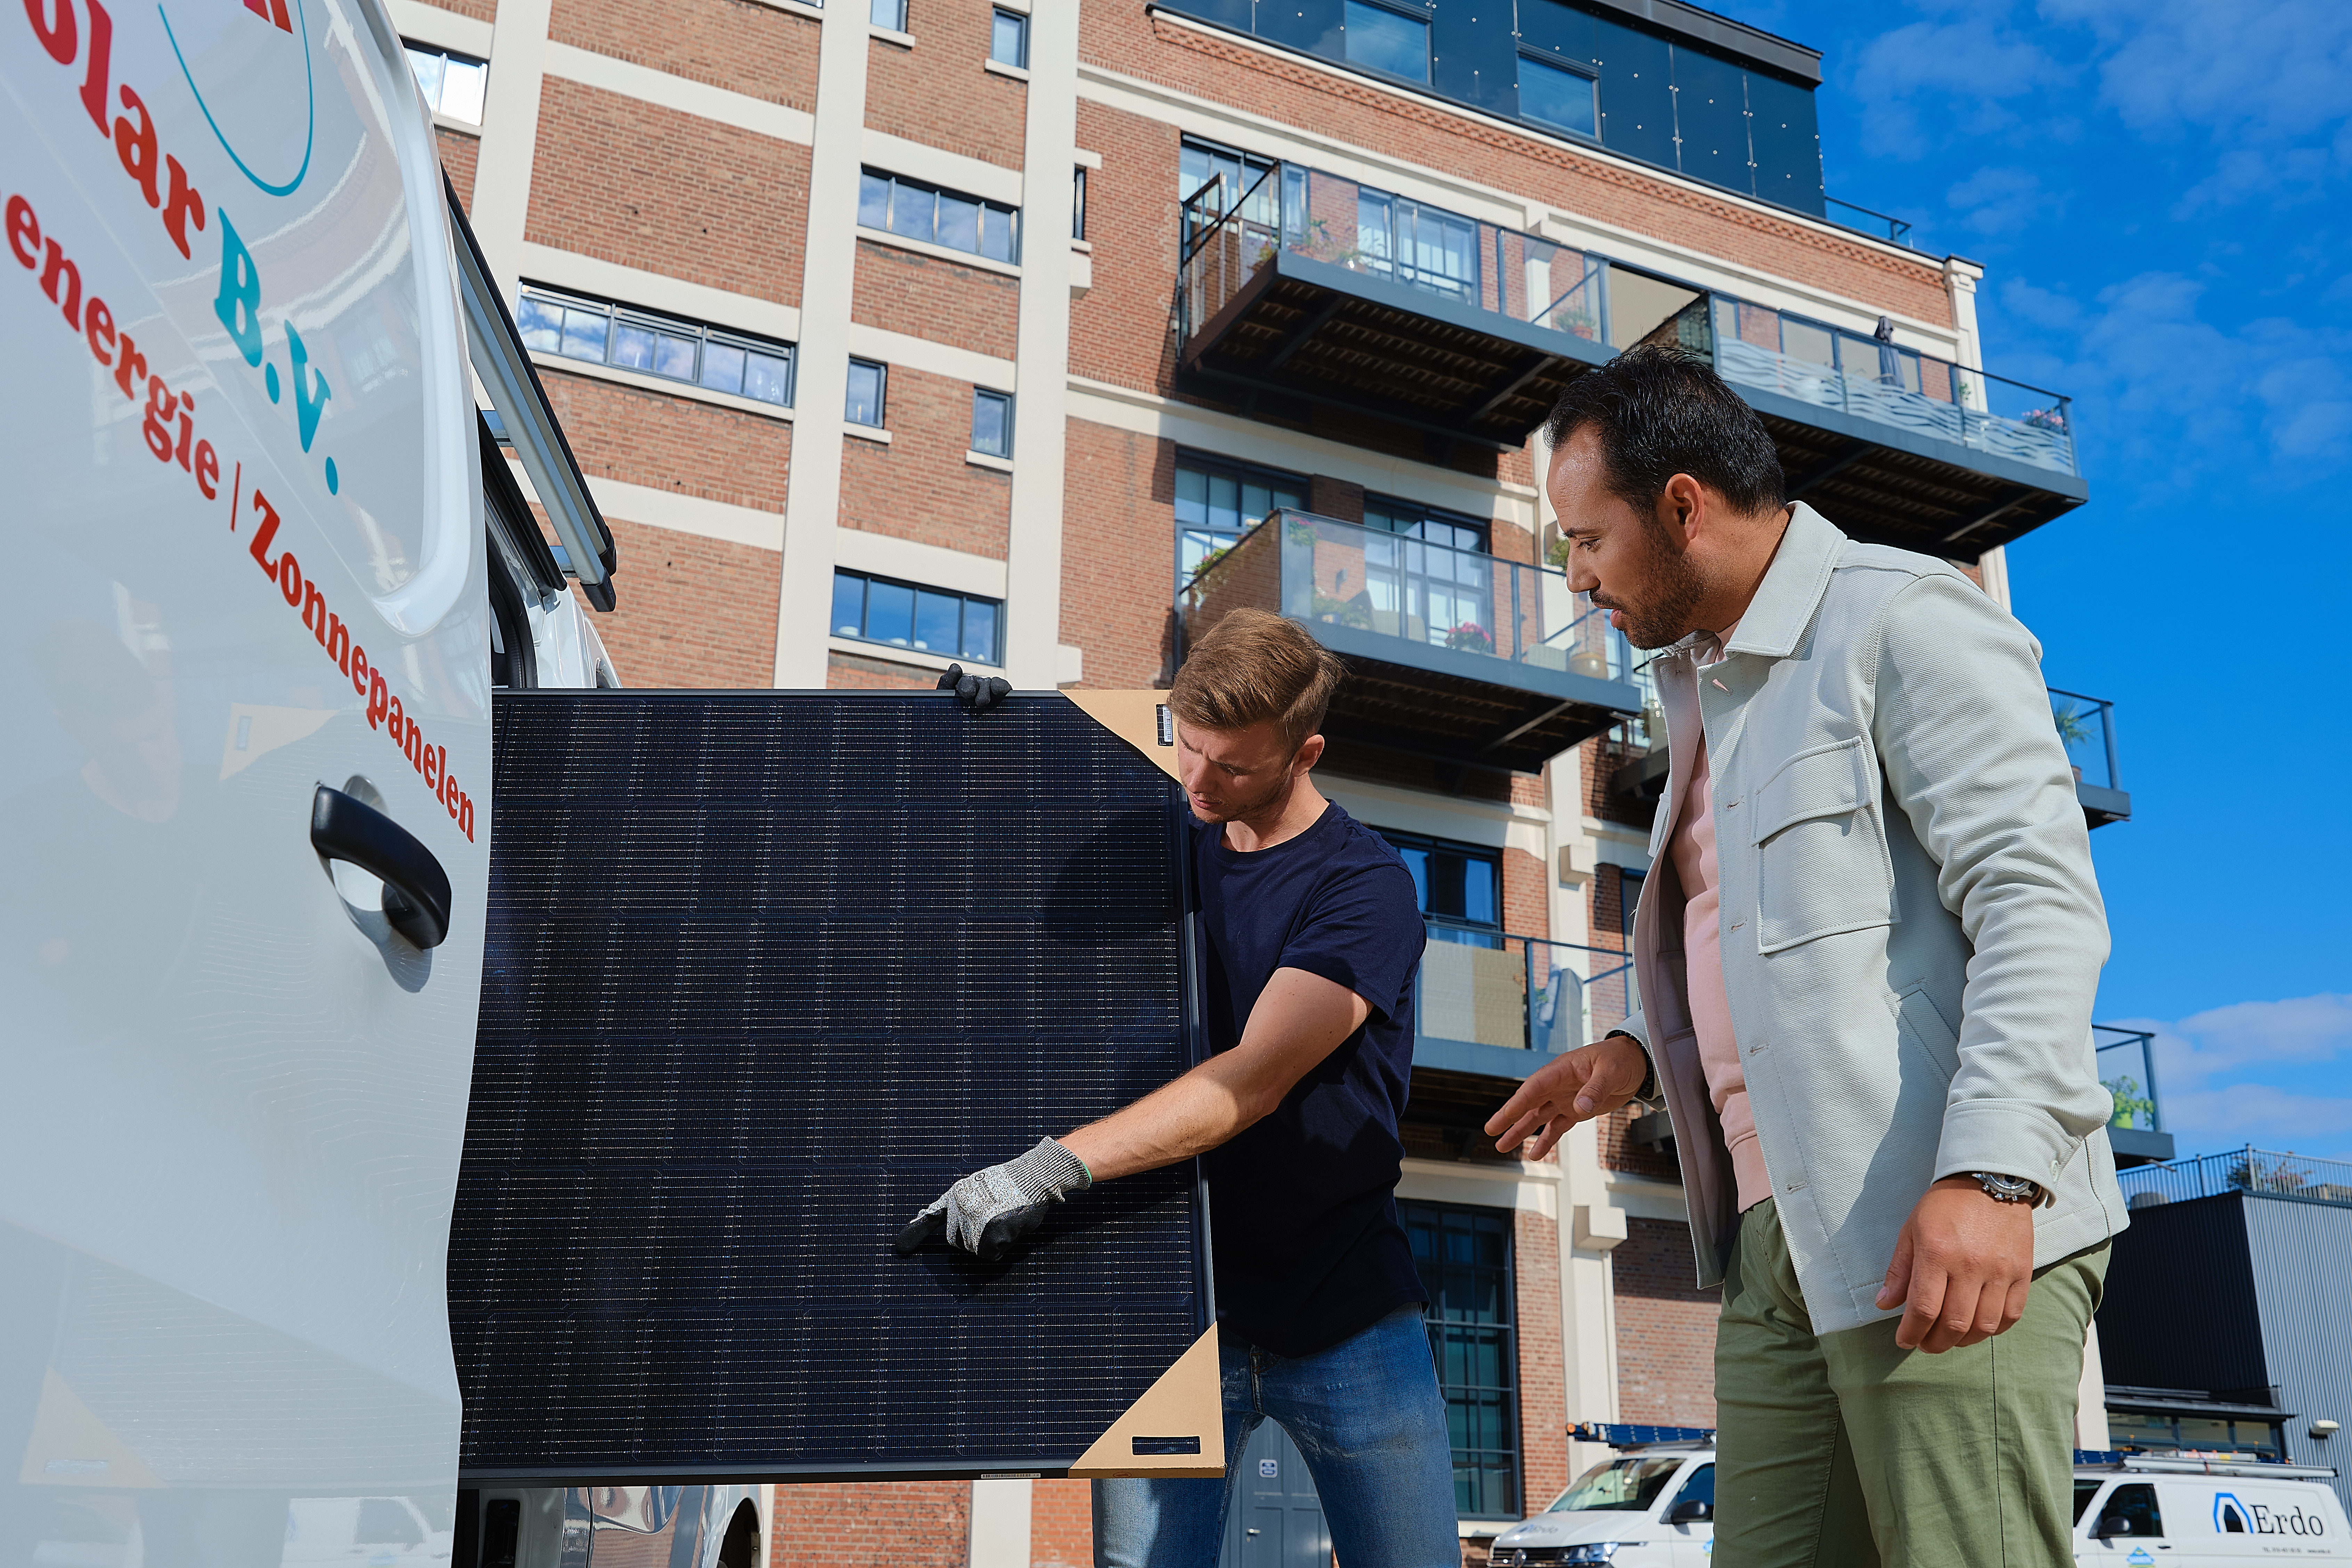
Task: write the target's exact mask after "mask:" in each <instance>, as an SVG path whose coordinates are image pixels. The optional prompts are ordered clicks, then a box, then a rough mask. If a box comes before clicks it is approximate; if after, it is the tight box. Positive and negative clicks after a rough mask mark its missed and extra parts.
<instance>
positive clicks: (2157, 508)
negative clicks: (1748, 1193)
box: [1714, 0, 2352, 1158]
mask: <svg viewBox="0 0 2352 1568" xmlns="http://www.w3.org/2000/svg"><path fill="white" fill-rule="evenodd" d="M1714 8H1715V9H1717V10H1720V11H1723V12H1725V13H1727V14H1728V15H1730V16H1736V17H1738V19H1740V20H1742V21H1745V22H1748V23H1751V24H1753V25H1755V26H1760V27H1765V28H1768V29H1769V30H1771V31H1773V32H1776V33H1780V34H1781V35H1782V36H1784V37H1791V38H1794V39H1797V40H1798V41H1800V42H1802V43H1805V44H1809V45H1811V47H1815V48H1818V49H1820V50H1822V54H1823V56H1824V59H1823V61H1822V74H1823V83H1822V91H1821V94H1820V103H1821V119H1822V155H1823V163H1824V166H1825V170H1826V174H1827V178H1828V184H1829V191H1830V195H1832V196H1836V197H1839V198H1841V199H1843V200H1846V201H1851V202H1855V203H1859V204H1860V205H1864V206H1868V207H1874V208H1876V209H1878V210H1880V211H1882V212H1890V213H1894V214H1895V215H1897V216H1901V217H1904V218H1906V219H1908V220H1909V221H1910V222H1911V223H1912V224H1913V225H1915V229H1914V239H1915V242H1916V244H1917V245H1918V246H1919V247H1920V248H1922V249H1925V250H1927V251H1929V252H1930V253H1932V254H1936V255H1942V254H1945V253H1947V252H1958V254H1960V255H1962V256H1966V257H1969V258H1973V259H1975V260H1978V261H1981V262H1983V263H1984V264H1985V266H1986V268H1987V269H1988V272H1987V277H1986V279H1985V282H1984V285H1983V289H1982V292H1981V294H1980V295H1979V318H1980V321H1981V323H1982V327H1983V333H1984V342H1985V353H1986V365H1985V368H1986V369H1988V370H1990V371H1991V372H1993V373H1995V374H2006V375H2010V376H2013V377H2016V378H2018V379H2020V380H2024V381H2029V382H2033V383H2035V384H2040V385H2042V386H2045V387H2052V388H2054V389H2056V390H2058V391H2060V392H2063V393H2066V394H2068V395H2071V396H2073V397H2074V408H2075V415H2076V428H2077V435H2078V440H2079V442H2080V444H2081V448H2082V452H2083V458H2084V473H2085V478H2086V479H2087V481H2088V484H2089V487H2090V490H2091V498H2092V499H2091V500H2090V502H2089V503H2088V504H2087V505H2085V506H2084V507H2082V508H2081V509H2079V510H2076V511H2074V512H2072V513H2070V514H2069V515H2067V516H2066V517H2064V518H2063V519H2061V520H2060V521H2057V522H2055V523H2053V524H2050V525H2048V526H2046V527H2044V528H2042V530H2040V531H2037V532H2035V533H2033V534H2032V535H2029V536H2028V537H2027V538H2026V539H2025V540H2023V541H2022V542H2020V543H2019V544H2017V545H2015V546H2014V547H2012V548H2011V552H2010V574H2011V597H2012V599H2013V601H2014V604H2015V607H2016V610H2017V613H2018V615H2019V616H2021V618H2022V619H2023V620H2024V621H2025V622H2026V624H2027V625H2028V626H2032V628H2033V630H2034V631H2035V632H2036V634H2038V635H2039V636H2040V637H2041V638H2042V645H2043V647H2044V650H2045V651H2044V658H2043V669H2044V671H2045V673H2046V674H2047V676H2048V677H2049V679H2050V680H2051V683H2052V684H2053V685H2056V686H2061V687H2064V688H2067V689H2072V690H2075V691H2084V692H2089V693H2092V694H2095V695H2097V696H2102V697H2107V698H2112V699H2114V700H2115V701H2116V703H2117V704H2118V708H2119V712H2118V726H2117V733H2118V736H2119V738H2120V742H2121V746H2122V752H2123V755H2122V773H2123V783H2124V784H2125V786H2126V788H2127V789H2129V790H2130V792H2131V796H2132V814H2133V819H2132V821H2130V822H2129V823H2127V824H2119V825H2117V826H2111V827H2105V828H2101V829H2100V830H2099V831H2098V832H2097V833H2096V834H2095V836H2094V837H2093V838H2092V845H2093V848H2094V852H2095V855H2096V857H2097V859H2098V863H2099V872H2100V879H2101V882H2102V885H2103V886H2104V888H2105V892H2106V897H2107V910H2108V917H2109V921H2110V923H2111V924H2112V926H2113V928H2114V932H2115V956H2114V957H2113V958H2112V959H2111V960H2110V961H2109V963H2108V965H2107V970H2106V974H2105V981H2104V983H2103V984H2102V986H2101V989H2100V993H2099V1015H2098V1016H2099V1017H2100V1019H2101V1020H2102V1021H2104V1022H2111V1023H2127V1024H2133V1025H2135V1026H2139V1027H2146V1028H2154V1029H2157V1030H2158V1031H2159V1041H2160V1054H2159V1057H2158V1074H2159V1083H2160V1087H2161V1090H2162V1097H2163V1110H2164V1115H2165V1120H2166V1124H2167V1126H2168V1128H2169V1129H2170V1130H2171V1131H2173V1132H2174V1133H2175V1135H2176V1137H2177V1139H2178V1140H2179V1145H2180V1150H2181V1152H2183V1153H2191V1152H2210V1151H2214V1150H2219V1149H2222V1148H2226V1147H2234V1146H2235V1145H2238V1144H2241V1143H2244V1142H2255V1143H2257V1144H2260V1145H2262V1146H2263V1147H2265V1148H2273V1149H2292V1150H2294V1151H2297V1152H2301V1153H2304V1154H2307V1155H2321V1154H2326V1155H2336V1156H2340V1157H2345V1158H2352V953H2347V942H2352V910H2347V900H2352V885H2347V884H2352V827H2347V816H2352V804H2347V799H2346V789H2345V781H2346V776H2347V766H2352V743H2347V738H2346V725H2347V707H2352V704H2347V700H2346V698H2345V695H2344V692H2345V683H2344V681H2343V679H2342V678H2341V677H2339V676H2338V675H2336V673H2335V672H2336V670H2337V669H2339V668H2341V667H2342V665H2343V662H2344V660H2343V657H2342V656H2343V652H2344V643H2345V640H2346V637H2347V626H2346V625H2345V622H2346V618H2347V617H2346V611H2347V607H2352V591H2347V575H2352V526H2348V525H2352V502H2347V485H2352V0H2275V3H2271V4H2263V3H2260V0H2252V3H2249V0H2040V3H2039V4H2035V3H2032V0H2022V3H2010V4H2004V3H2002V0H1965V3H1960V0H1949V3H1948V0H1911V3H1910V4H1879V5H1853V4H1851V3H1844V4H1839V3H1832V0H1714ZM2305 668H2309V669H2310V671H2311V674H2310V675H2308V676H2306V675H2305V674H2304V670H2305Z"/></svg>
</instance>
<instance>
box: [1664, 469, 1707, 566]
mask: <svg viewBox="0 0 2352 1568" xmlns="http://www.w3.org/2000/svg"><path fill="white" fill-rule="evenodd" d="M1657 515H1658V523H1659V525H1660V526H1661V527H1663V528H1664V530H1665V531H1666V533H1667V535H1668V536H1669V537H1670V538H1672V539H1673V540H1674V542H1675V544H1676V545H1677V546H1679V547H1680V548H1682V549H1685V550H1688V549H1689V548H1690V542H1691V532H1692V531H1693V530H1694V529H1696V528H1701V527H1704V526H1705V523H1706V490H1705V489H1702V488H1701V487H1700V485H1699V482H1698V481H1697V480H1696V479H1693V478H1691V477H1690V476H1689V475H1688V474H1676V475H1675V476H1674V477H1673V478H1672V479H1668V480H1667V481H1666V486H1665V489H1663V490H1661V491H1659V492H1658V509H1657Z"/></svg>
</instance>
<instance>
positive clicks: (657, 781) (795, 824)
mask: <svg viewBox="0 0 2352 1568" xmlns="http://www.w3.org/2000/svg"><path fill="white" fill-rule="evenodd" d="M496 745H497V774H496V795H495V803H496V805H495V825H494V828H493V837H492V839H491V873H490V899H489V917H488V919H489V924H488V932H487V936H488V955H487V960H486V965H485V973H484V977H483V984H482V1007H481V1028H480V1034H479V1039H478V1046H477V1048H476V1057H475V1066H474V1079H473V1098H472V1101H471V1106H470V1109H469V1112H468V1116H467V1135H466V1156H465V1164H464V1168H463V1171H462V1173H461V1175H460V1178H459V1184H458V1197H457V1213H456V1217H455V1221H454V1225H453V1229H452V1233H451V1237H450V1247H449V1268H448V1290H449V1315H450V1329H451V1335H452V1338H453V1340H454V1342H455V1345H456V1350H457V1371H458V1377H459V1380H460V1382H461V1384H463V1387H464V1392H465V1401H466V1424H465V1436H464V1447H463V1450H462V1458H461V1466H462V1468H463V1470H464V1472H465V1473H466V1474H467V1476H468V1477H469V1478H472V1479H485V1480H487V1479H509V1480H530V1481H536V1482H539V1483H541V1484H576V1483H580V1482H583V1481H587V1480H592V1479H598V1478H608V1477H619V1476H623V1475H626V1476H631V1477H637V1478H643V1479H661V1478H671V1479H717V1478H723V1477H730V1476H732V1477H761V1478H771V1479H789V1478H792V1477H796V1476H798V1477H814V1476H824V1475H831V1476H849V1477H878V1476H887V1475H904V1476H916V1475H937V1476H961V1475H981V1474H1001V1473H1003V1472H1006V1471H1024V1472H1035V1473H1041V1474H1053V1473H1057V1472H1064V1471H1066V1470H1068V1469H1069V1468H1071V1467H1072V1466H1073V1465H1075V1464H1077V1463H1078V1462H1079V1460H1080V1459H1081V1457H1082V1456H1087V1455H1088V1451H1089V1450H1090V1449H1093V1448H1095V1447H1096V1446H1097V1443H1098V1442H1100V1441H1101V1440H1103V1439H1105V1438H1107V1437H1109V1436H1111V1430H1112V1428H1113V1427H1114V1426H1115V1425H1117V1424H1118V1423H1119V1422H1120V1421H1121V1420H1122V1418H1124V1417H1126V1416H1128V1415H1129V1413H1130V1407H1132V1406H1134V1405H1136V1402H1137V1401H1138V1399H1139V1397H1140V1396H1142V1395H1143V1394H1146V1392H1147V1391H1149V1390H1151V1389H1152V1388H1153V1387H1154V1385H1155V1384H1160V1382H1161V1380H1162V1378H1163V1374H1169V1373H1170V1372H1171V1367H1172V1366H1174V1365H1175V1364H1176V1363H1178V1362H1179V1361H1180V1359H1185V1358H1186V1356H1187V1352H1189V1351H1192V1349H1193V1348H1194V1347H1195V1345H1196V1342H1200V1341H1201V1338H1202V1335H1203V1333H1204V1332H1205V1331H1207V1330H1208V1328H1209V1325H1210V1319H1211V1313H1212V1308H1211V1303H1210V1298H1209V1284H1208V1263H1207V1259H1208V1231H1207V1212H1206V1202H1205V1198H1204V1196H1203V1195H1202V1192H1203V1190H1202V1187H1201V1185H1200V1184H1199V1181H1198V1177H1197V1173H1196V1172H1195V1171H1194V1169H1193V1168H1192V1166H1190V1165H1189V1164H1188V1165H1185V1166H1180V1167H1176V1168H1172V1169H1170V1170H1166V1171H1160V1172H1153V1173H1146V1174H1143V1175H1139V1176H1131V1177H1128V1178H1125V1179H1123V1180H1120V1181H1117V1182H1111V1183H1106V1184H1103V1185H1102V1186H1100V1187H1098V1188H1096V1189H1093V1190H1091V1191H1089V1192H1087V1193H1084V1194H1078V1195H1076V1197H1074V1198H1072V1199H1071V1200H1070V1201H1069V1202H1068V1203H1066V1204H1065V1205H1059V1206H1057V1207H1056V1208H1055V1211H1054V1213H1053V1214H1052V1215H1051V1216H1050V1217H1049V1218H1048V1219H1047V1220H1046V1222H1045V1225H1044V1226H1043V1227H1042V1229H1041V1230H1040V1231H1039V1232H1038V1234H1037V1236H1036V1237H1034V1239H1033V1241H1032V1242H1031V1244H1030V1246H1029V1247H1028V1248H1027V1249H1026V1250H1025V1251H1024V1253H1022V1254H1021V1255H1020V1256H1018V1257H1016V1258H1013V1260H1011V1261H1010V1262H1007V1263H1004V1264H1001V1265H997V1266H986V1265H982V1264H981V1263H979V1262H977V1261H975V1260H973V1259H971V1258H970V1257H968V1256H967V1255H964V1254H961V1253H958V1252H953V1251H950V1249H948V1248H947V1247H944V1246H934V1247H928V1248H926V1249H924V1250H923V1251H921V1252H919V1253H918V1254H917V1255H915V1256H913V1257H911V1258H900V1257H898V1256H897V1255H896V1254H895V1253H894V1251H893V1250H892V1245H891V1244H892V1242H893V1241H894V1240H895V1238H896V1237H897V1236H898V1232H899V1230H900V1228H901V1227H902V1226H904V1225H905V1224H906V1223H907V1221H908V1219H910V1218H911V1217H912V1216H913V1215H915V1213H916V1212H917V1211H918V1210H919V1209H921V1208H922V1207H923V1206H924V1205H927V1204H929V1202H930V1201H931V1200H932V1199H933V1198H935V1197H937V1196H939V1195H940V1194H941V1193H942V1192H943V1191H945V1190H946V1188H947V1187H948V1186H949V1184H951V1183H952V1182H954V1181H955V1180H956V1179H957V1178H958V1177H960V1176H962V1175H966V1174H968V1173H971V1172H972V1171H974V1170H976V1169H978V1168H980V1167H982V1166H983V1165H988V1164H992V1163H995V1162H998V1161H1001V1160H1006V1159H1010V1158H1012V1157H1013V1156H1014V1155H1017V1154H1020V1153H1022V1152H1025V1151H1026V1150H1028V1149H1029V1148H1030V1147H1032V1146H1033V1145H1034V1144H1035V1142H1037V1140H1038V1139H1039V1138H1040V1137H1042V1136H1045V1135H1049V1134H1052V1135H1059V1134H1061V1133H1064V1132H1067V1131H1070V1130H1071V1129H1073V1128H1075V1127H1077V1126H1080V1125H1083V1124H1084V1123H1086V1122H1087V1121H1093V1120H1095V1119H1096V1118H1097V1117H1100V1116H1102V1115H1105V1114H1107V1113H1108V1112H1109V1111H1111V1110H1116V1109H1118V1107H1119V1106H1122V1105H1125V1104H1127V1103H1128V1102H1129V1101H1131V1100H1135V1099H1137V1098H1139V1096H1141V1095H1143V1094H1145V1093H1148V1092H1149V1091H1150V1090H1151V1089H1155V1088H1157V1087H1159V1086H1160V1084H1162V1083H1165V1082H1167V1081H1168V1080H1169V1079H1172V1078H1174V1077H1176V1076H1178V1075H1179V1074H1180V1073H1181V1072H1182V1071H1184V1070H1185V1068H1187V1067H1189V1066H1190V1065H1192V1062H1193V1061H1194V1060H1196V1059H1197V1055H1196V1053H1197V1051H1198V1049H1199V1047H1198V1035H1197V1029H1196V1027H1195V1025H1194V1022H1193V1013H1192V1006H1191V1002H1190V994H1191V986H1190V984H1189V979H1188V977H1189V976H1190V974H1191V973H1192V965H1191V959H1190V957H1189V952H1190V948H1189V942H1190V936H1189V926H1188V922H1187V919H1186V914H1185V910H1186V899H1185V893H1184V888H1185V865H1186V857H1185V854H1184V838H1185V835H1184V830H1183V822H1184V821H1185V816H1184V813H1183V803H1182V797H1181V792H1180V791H1179V790H1178V789H1177V788H1176V787H1175V786H1174V785H1173V784H1171V782H1170V780H1169V778H1168V777H1167V775H1166V774H1165V773H1163V772H1162V771H1161V770H1160V768H1158V767H1156V766H1154V765H1153V763H1150V762H1147V761H1146V760H1145V759H1144V757H1143V756H1141V755H1139V753H1138V752H1136V751H1135V750H1134V749H1133V748H1131V747H1130V746H1129V744H1127V743H1126V742H1122V741H1121V740H1119V739H1118V738H1117V737H1116V736H1114V735H1112V734H1111V733H1109V732H1108V731H1106V730H1105V729H1103V728H1102V727H1101V726H1100V725H1099V724H1097V722H1096V721H1094V720H1092V719H1090V718H1088V717H1087V715H1086V714H1085V713H1084V712H1082V711H1080V710H1078V709H1077V708H1076V707H1075V706H1073V705H1072V704H1070V703H1068V702H1066V701H1064V700H1061V699H1060V698H1058V697H1055V696H1050V695H1046V696H1036V697H1031V696H1026V695H1024V696H1019V697H1016V698H1015V699H1013V700H1012V701H1011V702H1010V703H1009V704H1007V705H1006V706H1004V707H1003V708H1000V709H996V710H992V711H989V712H986V713H982V714H979V715H973V714H971V713H968V712H966V711H965V710H963V709H962V708H961V707H960V706H959V705H958V704H957V703H956V702H955V700H954V699H953V698H952V696H950V694H947V693H936V694H935V693H929V692H922V693H911V692H910V693H897V692H824V693H801V692H764V691H762V692H633V691H599V692H552V691H550V692H518V693H513V694H508V693H503V692H502V693H500V694H499V699H498V706H497V714H496ZM1213 1363H1214V1355H1213V1347H1212V1351H1211V1353H1210V1355H1209V1357H1208V1362H1207V1365H1208V1366H1209V1368H1210V1371H1211V1373H1212V1375H1213ZM1199 1364H1201V1363H1200V1361H1199V1358H1198V1357H1192V1358H1191V1359H1190V1360H1189V1361H1187V1365H1188V1366H1196V1365H1199ZM1212 1427H1213V1423H1212ZM1124 1430H1125V1429H1124V1428H1121V1431H1122V1433H1123V1432H1124ZM1187 1430H1188V1433H1189V1428H1188V1429H1187ZM1157 1435H1158V1434H1157V1433H1154V1434H1151V1436H1157ZM1191 1435H1194V1436H1197V1435H1198V1434H1191ZM1219 1436H1221V1435H1219ZM1217 1440H1218V1438H1217V1437H1215V1436H1213V1437H1212V1438H1211V1439H1210V1441H1211V1442H1212V1443H1215V1442H1216V1441H1217ZM1121 1446H1122V1447H1124V1440H1123V1439H1122V1440H1121ZM1136 1452H1137V1453H1138V1454H1142V1453H1145V1452H1146V1449H1145V1448H1144V1447H1137V1448H1136ZM1213 1461H1214V1462H1215V1463H1218V1464H1219V1465H1221V1464H1222V1457H1221V1454H1220V1455H1218V1456H1213ZM1174 1462H1176V1463H1189V1464H1192V1465H1199V1464H1201V1463H1202V1460H1201V1459H1198V1458H1194V1459H1190V1460H1179V1461H1174ZM1166 1463H1168V1462H1167V1461H1163V1462H1162V1466H1163V1467H1164V1465H1165V1464H1166ZM1139 1466H1140V1468H1155V1467H1153V1466H1151V1465H1150V1464H1149V1463H1144V1462H1140V1461H1139Z"/></svg>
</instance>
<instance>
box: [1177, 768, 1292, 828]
mask: <svg viewBox="0 0 2352 1568" xmlns="http://www.w3.org/2000/svg"><path fill="white" fill-rule="evenodd" d="M1297 784H1298V780H1297V778H1296V777H1295V776H1294V775H1293V774H1292V773H1291V772H1290V770H1289V769H1288V768H1284V769H1283V771H1282V776H1281V777H1280V778H1278V779H1276V780H1275V782H1274V783H1272V784H1268V785H1267V786H1266V787H1265V790H1264V791H1262V792H1261V793H1260V794H1259V795H1257V797H1256V798H1255V799H1254V800H1242V801H1236V800H1228V801H1227V802H1226V803H1225V806H1224V809H1223V811H1222V812H1220V813H1219V814H1218V815H1217V816H1213V817H1210V818H1208V819H1207V820H1208V821H1210V822H1213V823H1225V822H1238V821H1241V820H1242V819H1244V818H1245V817H1252V816H1260V815H1262V814H1264V813H1265V811H1267V810H1268V809H1269V808H1272V809H1274V810H1276V811H1279V810H1280V809H1281V807H1282V806H1283V805H1285V804H1286V803H1287V802H1288V800H1289V799H1290V792H1291V791H1292V790H1293V789H1295V788H1297ZM1193 816H1195V817H1198V816H1200V814H1199V813H1198V812H1197V811H1196V812H1194V813H1193Z"/></svg>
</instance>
